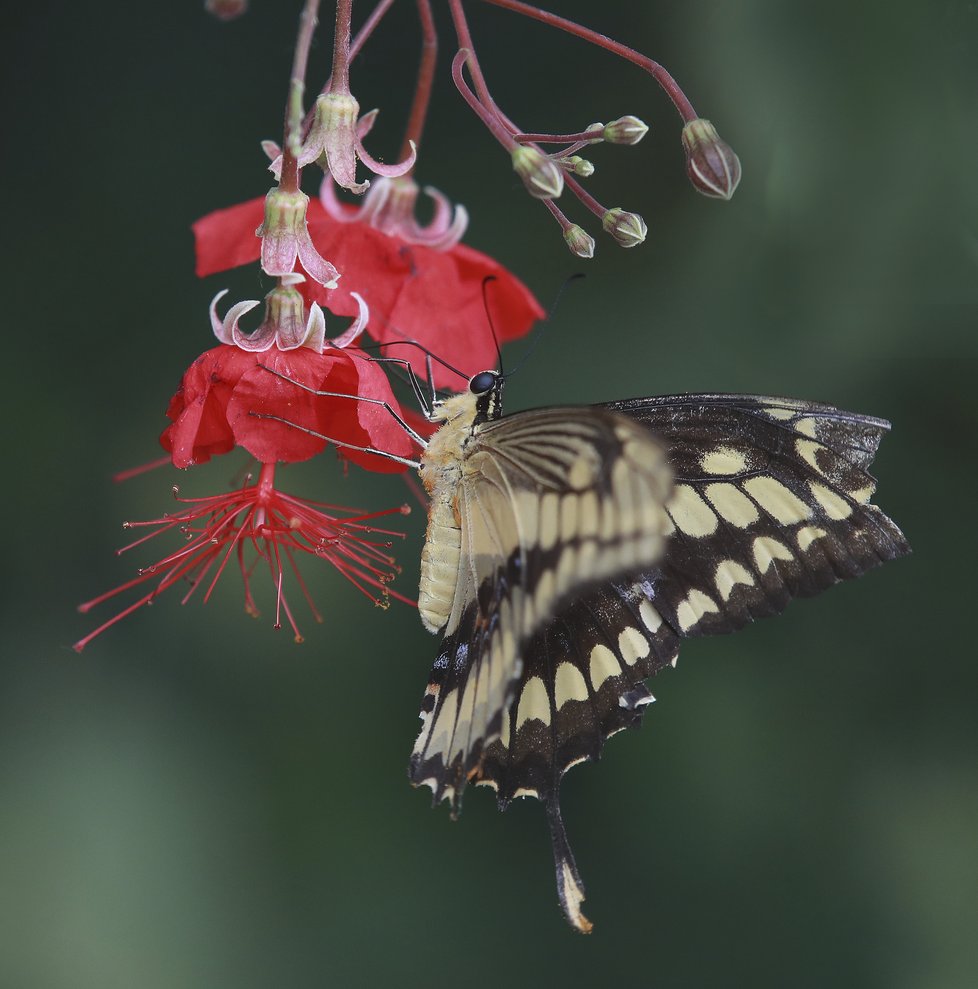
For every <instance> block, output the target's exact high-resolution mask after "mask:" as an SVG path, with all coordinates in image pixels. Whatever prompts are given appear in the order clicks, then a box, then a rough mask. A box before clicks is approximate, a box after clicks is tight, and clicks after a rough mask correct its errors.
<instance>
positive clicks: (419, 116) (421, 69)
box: [398, 0, 438, 160]
mask: <svg viewBox="0 0 978 989" xmlns="http://www.w3.org/2000/svg"><path fill="white" fill-rule="evenodd" d="M417 3H418V19H419V20H420V21H421V62H420V64H419V65H418V78H417V81H416V82H415V86H414V100H413V102H412V103H411V113H410V116H409V117H408V122H407V127H406V128H405V129H404V142H403V143H402V144H401V153H400V155H398V157H399V158H401V159H402V160H403V159H404V158H407V156H408V155H409V154H410V153H411V142H412V141H413V142H414V144H415V145H416V146H417V145H419V144H420V143H421V132H422V131H423V130H424V125H425V120H426V119H427V117H428V105H429V104H430V103H431V87H432V82H433V80H434V78H435V61H436V60H437V57H438V32H437V31H436V30H435V19H434V16H433V15H432V12H431V2H430V0H417Z"/></svg>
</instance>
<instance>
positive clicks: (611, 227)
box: [601, 206, 649, 247]
mask: <svg viewBox="0 0 978 989" xmlns="http://www.w3.org/2000/svg"><path fill="white" fill-rule="evenodd" d="M601 226H602V227H604V229H605V232H606V233H609V234H611V236H612V237H614V239H615V241H616V243H617V244H618V245H619V247H637V246H638V245H639V244H641V243H642V241H644V240H645V236H646V234H647V233H648V232H649V228H648V227H647V226H646V225H645V220H643V219H642V218H641V217H640V216H639V215H638V213H629V212H627V211H626V210H623V209H622V208H621V207H620V206H616V207H615V208H614V209H610V210H608V212H607V213H605V215H604V216H603V217H602V218H601Z"/></svg>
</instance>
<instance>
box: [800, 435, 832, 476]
mask: <svg viewBox="0 0 978 989" xmlns="http://www.w3.org/2000/svg"><path fill="white" fill-rule="evenodd" d="M795 449H796V450H797V451H798V456H799V457H801V459H802V460H804V461H805V463H806V464H808V466H809V467H811V468H812V470H817V471H818V472H819V474H824V473H825V471H823V470H822V468H821V467H819V465H818V460H817V459H816V457H815V455H816V454H817V453H818V451H819V450H824V449H825V448H824V447H823V446H822V444H821V443H816V442H815V441H814V440H795Z"/></svg>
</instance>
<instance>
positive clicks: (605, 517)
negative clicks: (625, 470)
mask: <svg viewBox="0 0 978 989" xmlns="http://www.w3.org/2000/svg"><path fill="white" fill-rule="evenodd" d="M616 497H617V491H616V492H615V493H614V494H613V495H612V496H610V497H606V498H603V499H602V500H601V529H600V530H599V538H600V539H601V541H602V542H605V543H607V542H611V540H612V539H615V538H616V537H618V536H619V535H621V527H620V522H619V519H620V516H619V513H618V506H617V504H616V502H615V499H616Z"/></svg>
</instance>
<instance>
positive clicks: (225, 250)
mask: <svg viewBox="0 0 978 989" xmlns="http://www.w3.org/2000/svg"><path fill="white" fill-rule="evenodd" d="M264 219H265V198H264V196H262V197H260V198H258V199H249V200H248V201H247V202H245V203H238V205H237V206H229V207H228V208H227V209H219V210H215V211H214V212H213V213H208V214H207V216H202V217H201V218H200V219H199V220H197V221H196V223H194V225H193V231H194V242H195V244H196V248H197V268H196V270H197V276H198V277H199V278H203V277H205V276H206V275H213V274H214V273H215V272H218V271H227V270H228V268H237V267H239V266H240V265H243V264H250V263H251V262H252V261H257V260H258V258H259V257H260V256H261V238H260V237H256V236H255V230H257V229H258V227H260V226H261V224H262V222H263V221H264Z"/></svg>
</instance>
